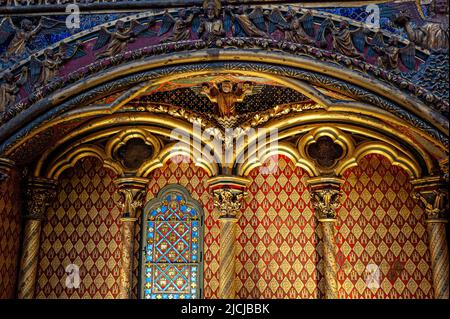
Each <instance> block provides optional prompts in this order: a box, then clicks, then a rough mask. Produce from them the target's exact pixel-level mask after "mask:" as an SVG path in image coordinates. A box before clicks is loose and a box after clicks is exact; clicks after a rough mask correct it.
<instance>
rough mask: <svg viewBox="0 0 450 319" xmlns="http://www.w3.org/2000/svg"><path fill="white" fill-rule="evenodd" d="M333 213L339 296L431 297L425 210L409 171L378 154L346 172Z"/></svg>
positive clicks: (431, 288)
mask: <svg viewBox="0 0 450 319" xmlns="http://www.w3.org/2000/svg"><path fill="white" fill-rule="evenodd" d="M344 178H345V183H344V185H343V193H344V195H343V198H342V203H343V205H342V206H341V208H340V209H339V212H338V217H339V218H338V224H337V229H338V230H337V233H336V243H337V246H338V255H337V260H338V268H339V269H338V275H337V276H338V282H339V297H340V298H352V299H354V298H367V299H373V298H392V299H397V298H413V299H415V298H417V299H423V298H433V286H432V278H431V265H430V253H429V249H428V238H427V232H426V225H425V224H424V212H423V209H422V208H421V207H420V206H419V205H418V202H417V201H416V200H415V199H413V198H412V192H413V190H412V185H411V183H410V182H409V177H408V174H407V173H406V172H405V171H404V170H403V169H401V168H400V167H398V166H393V165H391V164H390V162H389V161H388V160H387V159H386V158H385V157H383V156H381V155H368V156H366V157H365V158H364V159H362V160H361V161H360V163H359V165H358V166H357V167H354V168H351V169H349V170H348V171H346V172H345V176H344Z"/></svg>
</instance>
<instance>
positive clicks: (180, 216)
mask: <svg viewBox="0 0 450 319" xmlns="http://www.w3.org/2000/svg"><path fill="white" fill-rule="evenodd" d="M201 216H202V214H201V208H200V206H199V205H198V204H196V202H195V201H193V200H192V199H190V198H189V194H188V193H187V191H186V190H185V189H184V188H181V187H180V186H171V187H166V188H165V189H163V190H162V191H161V192H160V195H159V196H158V198H156V199H155V200H153V201H152V202H151V203H149V204H147V205H146V208H145V210H144V221H143V225H144V226H145V227H144V229H143V231H144V233H143V236H144V237H143V239H144V241H143V252H142V266H143V267H142V283H141V296H142V297H143V298H144V299H196V298H200V297H201V280H200V277H201V266H202V265H201V262H202V260H201V256H202V255H201V253H202V252H201V248H202V245H201V243H202V229H203V225H202V218H201Z"/></svg>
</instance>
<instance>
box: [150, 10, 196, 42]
mask: <svg viewBox="0 0 450 319" xmlns="http://www.w3.org/2000/svg"><path fill="white" fill-rule="evenodd" d="M194 11H195V12H191V13H188V11H187V10H185V9H182V10H181V11H180V13H179V14H178V17H177V18H174V17H173V16H172V15H171V14H170V13H169V12H168V11H166V12H165V13H164V16H163V19H162V24H161V28H160V30H159V33H158V36H163V35H164V34H166V33H167V32H169V31H170V30H172V34H171V35H170V36H169V37H168V38H166V39H165V40H164V42H178V41H187V40H190V39H191V32H192V25H193V22H194V18H195V16H196V15H197V14H198V13H199V11H198V10H197V9H195V10H194Z"/></svg>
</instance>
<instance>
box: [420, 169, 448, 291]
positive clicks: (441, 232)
mask: <svg viewBox="0 0 450 319" xmlns="http://www.w3.org/2000/svg"><path fill="white" fill-rule="evenodd" d="M412 183H413V185H414V191H415V194H414V197H415V198H416V199H417V200H419V201H420V202H421V204H422V206H423V208H424V209H425V223H426V227H427V232H428V245H429V249H430V256H431V268H432V273H433V289H434V298H436V299H448V298H449V287H448V280H449V277H448V267H449V265H448V262H449V260H448V244H447V233H446V224H447V222H448V189H447V185H446V184H445V183H444V181H443V180H442V179H441V178H440V177H439V176H435V177H427V178H423V179H419V180H415V181H413V182H412Z"/></svg>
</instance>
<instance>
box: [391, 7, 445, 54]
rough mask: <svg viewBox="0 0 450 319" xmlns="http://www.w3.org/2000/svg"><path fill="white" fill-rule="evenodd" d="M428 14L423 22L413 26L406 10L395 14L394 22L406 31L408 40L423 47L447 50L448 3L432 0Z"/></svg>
mask: <svg viewBox="0 0 450 319" xmlns="http://www.w3.org/2000/svg"><path fill="white" fill-rule="evenodd" d="M430 11H431V14H430V16H429V17H428V18H427V19H426V20H425V23H424V24H423V25H422V26H420V27H418V28H414V27H413V26H412V24H411V22H410V20H411V19H410V17H409V16H408V14H407V13H406V12H403V13H401V14H399V15H397V16H396V17H395V18H394V20H393V21H394V23H395V24H396V25H398V26H401V27H402V28H404V30H405V31H406V33H407V35H408V38H409V40H410V41H412V42H414V43H415V44H416V45H418V46H421V47H423V48H425V49H429V50H433V51H448V36H449V34H448V33H449V29H448V28H449V25H448V3H447V0H434V1H433V2H432V3H431V5H430Z"/></svg>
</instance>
